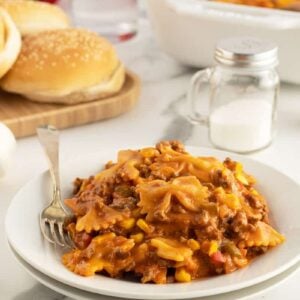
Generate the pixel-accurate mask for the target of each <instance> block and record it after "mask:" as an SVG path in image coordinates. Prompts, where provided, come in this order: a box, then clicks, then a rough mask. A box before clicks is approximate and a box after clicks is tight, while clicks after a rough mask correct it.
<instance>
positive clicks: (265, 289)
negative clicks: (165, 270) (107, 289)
mask: <svg viewBox="0 0 300 300" xmlns="http://www.w3.org/2000/svg"><path fill="white" fill-rule="evenodd" d="M7 243H8V246H9V249H10V250H11V252H12V254H13V256H14V259H15V260H16V261H17V263H19V264H20V265H21V266H22V267H23V268H24V269H25V271H26V272H28V274H29V275H30V276H32V277H33V278H35V279H36V280H37V281H38V282H40V283H41V284H43V285H45V286H47V287H48V288H50V289H52V290H54V291H55V292H58V293H61V294H63V292H61V291H60V290H62V289H60V288H56V287H55V285H54V284H53V285H52V284H49V286H48V285H47V284H46V283H44V282H46V281H47V280H46V279H43V280H41V281H40V280H39V279H40V277H39V276H38V275H39V274H42V275H43V276H45V277H47V279H48V278H49V279H50V280H53V281H55V282H56V281H57V280H55V279H54V278H51V277H49V276H47V275H46V274H44V273H42V272H40V271H39V270H37V269H35V268H33V266H31V265H30V264H28V263H27V262H26V261H24V260H23V259H22V258H21V257H20V256H18V254H17V253H16V252H15V250H14V249H13V247H12V246H11V245H10V244H9V242H7ZM25 264H27V265H29V267H30V268H32V269H34V271H31V270H28V266H27V265H25ZM293 268H294V269H293ZM291 269H293V270H291ZM299 269H300V263H298V266H297V267H295V266H292V267H291V268H290V269H288V270H286V271H285V272H288V274H285V275H284V277H283V278H282V279H281V280H278V281H277V282H276V284H275V286H278V285H280V284H282V283H284V282H285V281H286V280H288V279H289V278H290V277H291V276H293V275H294V274H295V272H297V271H298V270H299ZM33 272H37V273H39V274H38V275H37V274H34V275H32V273H33ZM283 273H284V272H283ZM282 275H283V274H282V273H281V274H279V275H277V276H282ZM277 276H274V277H277ZM273 279H275V278H270V279H269V280H266V281H272V280H273ZM277 279H278V278H277ZM266 281H264V282H261V283H258V284H257V285H260V284H266ZM58 283H59V284H62V285H64V286H67V287H68V288H73V289H76V291H77V289H78V288H75V287H71V286H69V285H66V284H64V283H62V282H60V281H58ZM267 284H268V286H267V287H266V288H262V289H260V290H259V291H255V292H253V293H252V294H250V295H249V294H247V295H246V296H243V297H242V298H240V297H239V298H238V299H239V300H243V299H247V298H248V297H249V296H250V297H254V296H255V297H257V296H259V295H260V294H261V293H263V292H265V291H268V290H270V289H272V288H273V287H274V284H273V283H271V282H269V283H267ZM257 285H254V286H251V287H248V288H255V287H256V286H257ZM248 288H245V289H248ZM78 290H80V289H78ZM242 290H243V289H242ZM80 291H81V292H84V293H91V294H93V295H96V296H99V295H100V294H95V293H92V292H88V291H84V290H80ZM239 291H240V290H236V291H233V292H229V293H227V294H231V293H238V292H239ZM68 294H69V295H66V294H63V295H65V296H67V297H74V294H73V293H72V292H70V293H69V292H68ZM100 296H104V297H106V296H105V295H100ZM228 296H230V297H231V299H232V296H234V295H228ZM235 296H237V295H235ZM108 297H110V296H108ZM204 297H206V296H204ZM208 297H213V295H212V296H208ZM80 299H82V297H81V298H80ZM112 299H114V298H112ZM122 300H123V299H122Z"/></svg>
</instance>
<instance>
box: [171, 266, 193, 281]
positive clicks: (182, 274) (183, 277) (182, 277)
mask: <svg viewBox="0 0 300 300" xmlns="http://www.w3.org/2000/svg"><path fill="white" fill-rule="evenodd" d="M175 279H176V280H177V281H179V282H189V281H191V280H192V276H191V274H190V273H188V272H187V271H186V270H185V269H184V268H178V269H176V272H175Z"/></svg>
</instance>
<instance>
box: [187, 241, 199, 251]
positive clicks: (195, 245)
mask: <svg viewBox="0 0 300 300" xmlns="http://www.w3.org/2000/svg"><path fill="white" fill-rule="evenodd" d="M187 245H188V246H189V247H190V248H191V249H192V250H193V251H197V250H199V249H200V244H199V243H198V242H197V241H196V240H194V239H189V240H188V241H187Z"/></svg>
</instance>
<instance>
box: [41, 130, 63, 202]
mask: <svg viewBox="0 0 300 300" xmlns="http://www.w3.org/2000/svg"><path fill="white" fill-rule="evenodd" d="M37 134H38V138H39V141H40V143H41V145H42V146H43V148H44V151H45V153H46V155H47V158H48V163H49V168H50V175H51V178H52V183H53V200H52V203H51V204H53V205H56V206H59V207H63V206H62V204H61V195H60V180H59V131H58V130H57V129H56V128H55V127H54V126H51V125H44V126H40V127H38V128H37Z"/></svg>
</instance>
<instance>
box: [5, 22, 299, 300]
mask: <svg viewBox="0 0 300 300" xmlns="http://www.w3.org/2000/svg"><path fill="white" fill-rule="evenodd" d="M118 51H119V54H120V56H121V58H122V59H123V61H124V62H125V64H126V65H127V67H128V68H130V69H131V70H133V71H135V72H136V73H137V74H138V75H139V76H140V77H141V78H142V81H143V87H142V95H141V98H140V101H139V103H138V105H137V106H136V107H135V108H134V109H133V110H132V111H131V112H129V113H127V114H125V115H122V116H120V117H118V118H115V119H111V120H106V121H102V122H98V123H94V124H90V125H86V126H81V127H76V128H72V129H67V130H63V131H62V133H61V161H62V162H63V161H64V158H68V159H70V158H71V157H72V156H74V157H75V156H77V155H79V154H81V153H84V152H94V151H101V148H103V147H109V146H117V147H120V148H122V147H124V146H125V147H127V146H130V145H136V144H144V145H145V144H148V145H153V144H155V143H156V142H157V141H159V140H161V139H180V140H182V141H183V142H184V143H185V144H188V145H194V146H208V147H211V145H210V144H209V142H208V138H207V130H206V129H205V128H201V127H199V126H193V125H190V124H188V123H187V122H186V120H185V119H184V118H183V116H182V112H183V109H182V108H183V106H184V103H185V102H184V101H185V92H186V88H187V85H188V82H189V79H190V77H191V75H192V74H193V72H195V70H190V69H186V68H184V67H182V66H180V65H178V64H177V63H176V62H175V61H174V60H173V59H171V58H169V57H167V56H166V55H165V54H163V53H162V52H161V51H159V49H158V48H157V46H156V44H155V42H154V40H153V37H152V35H151V31H150V30H149V28H148V26H147V24H143V26H142V30H141V33H140V34H139V36H138V37H137V38H135V39H134V40H132V41H130V42H127V43H124V44H121V45H119V46H118ZM278 112H279V114H278V117H279V120H278V134H277V137H276V139H275V140H274V143H273V144H272V145H271V146H270V147H269V148H267V149H265V150H263V151H261V152H258V153H255V154H252V155H251V156H252V157H254V158H255V159H258V160H261V161H263V162H264V163H267V164H270V165H272V166H274V167H276V168H278V169H279V170H281V171H283V172H284V173H286V174H287V175H289V176H291V177H292V178H294V179H295V180H296V181H297V182H299V183H300V172H299V170H300V154H299V153H300V86H291V85H286V84H283V85H282V90H281V97H280V101H279V110H278ZM46 168H47V164H46V160H45V157H44V155H43V152H42V150H41V147H40V145H39V144H38V141H37V139H36V137H30V138H25V139H21V140H18V147H17V151H16V154H15V159H14V163H13V166H12V167H11V168H10V170H9V172H8V173H7V175H6V176H5V177H4V178H2V179H0V245H1V248H2V249H1V251H0V253H1V255H0V299H4V300H10V299H14V300H32V299H39V300H44V299H45V300H54V299H68V300H69V298H67V297H65V296H62V295H59V294H58V293H56V292H54V291H51V290H50V289H48V288H46V287H44V286H42V285H41V284H39V283H38V282H37V281H36V280H34V279H32V278H31V277H30V276H29V275H28V274H27V273H26V272H25V271H24V270H23V268H22V267H21V266H20V265H19V264H18V263H17V262H16V261H15V260H14V258H13V256H12V254H11V253H10V251H9V248H8V245H7V242H6V238H5V233H4V216H5V212H6V210H7V208H8V206H9V203H10V201H11V199H12V198H13V196H14V194H15V193H16V192H17V191H18V189H20V188H21V187H22V186H23V185H24V184H25V183H26V182H27V181H28V180H29V179H30V178H32V177H33V176H34V175H35V174H37V173H40V172H42V171H43V170H45V169H46ZM287 200H288V199H287ZM299 201H300V198H299ZM299 222H300V220H299ZM299 282H300V270H298V271H297V272H296V273H295V274H294V275H292V277H290V278H289V279H288V280H287V281H285V282H284V283H282V284H281V285H279V286H277V287H274V288H273V289H271V290H269V291H267V292H265V293H264V294H263V295H261V296H259V297H256V298H251V299H268V300H269V299H270V300H271V299H272V300H273V299H275V300H276V299H285V300H289V299H291V300H293V299H295V300H296V299H299V294H300V285H299Z"/></svg>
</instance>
